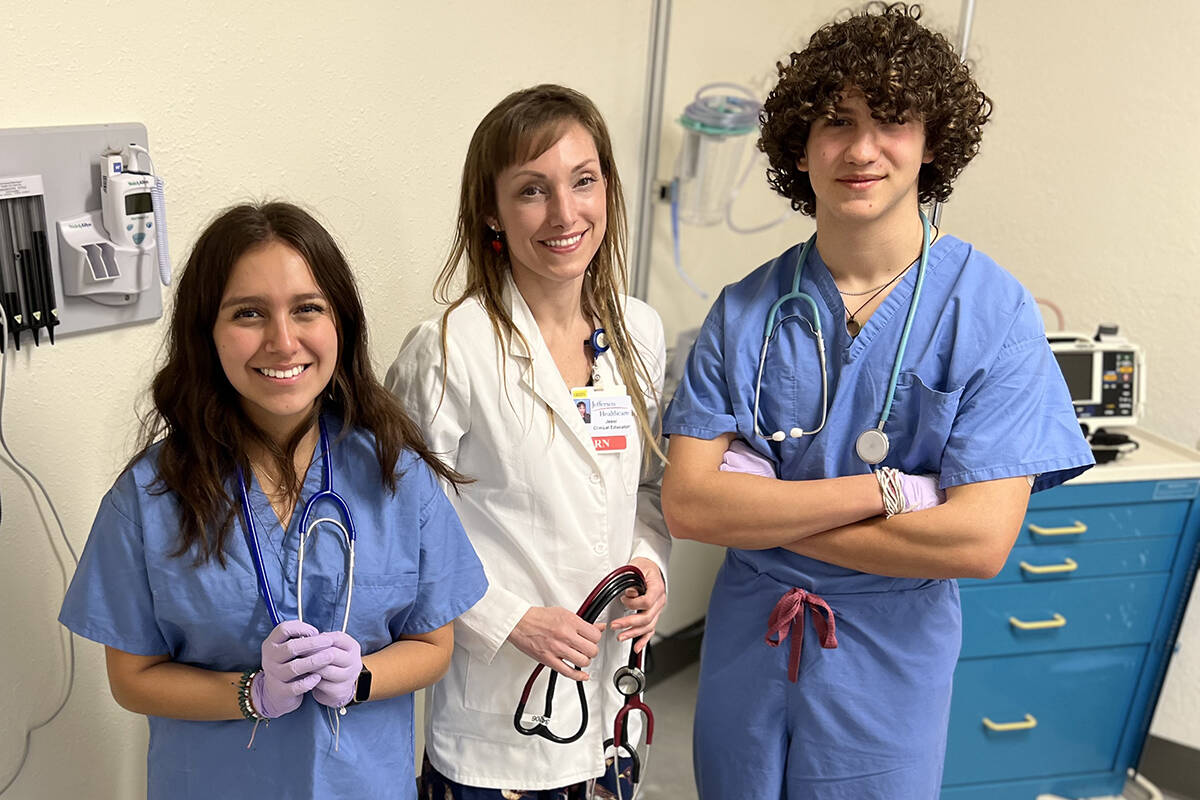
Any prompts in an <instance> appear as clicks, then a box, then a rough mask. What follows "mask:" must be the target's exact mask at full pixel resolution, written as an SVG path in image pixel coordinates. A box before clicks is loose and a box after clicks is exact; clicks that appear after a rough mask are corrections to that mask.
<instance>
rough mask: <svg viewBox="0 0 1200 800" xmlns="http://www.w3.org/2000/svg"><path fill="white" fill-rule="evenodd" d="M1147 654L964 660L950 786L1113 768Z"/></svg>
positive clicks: (1127, 651)
mask: <svg viewBox="0 0 1200 800" xmlns="http://www.w3.org/2000/svg"><path fill="white" fill-rule="evenodd" d="M1145 653H1146V648H1144V647H1120V648H1112V649H1107V650H1088V651H1084V652H1069V653H1040V654H1036V655H1029V656H1019V657H1016V658H988V659H978V660H974V661H960V662H959V663H958V668H957V669H956V670H955V672H954V700H953V703H952V704H951V707H950V734H949V743H948V745H947V750H946V771H945V777H944V783H945V784H946V785H948V786H949V785H953V784H961V783H984V782H987V781H995V780H1019V779H1021V778H1034V777H1038V776H1042V775H1060V774H1068V773H1074V772H1102V771H1108V770H1111V769H1112V768H1113V764H1114V762H1115V760H1116V755H1117V747H1118V746H1119V744H1120V739H1121V733H1122V731H1123V730H1124V725H1125V718H1126V716H1127V715H1128V713H1129V705H1130V702H1131V701H1132V698H1133V693H1134V688H1135V686H1136V684H1137V678H1138V674H1139V672H1140V670H1141V665H1142V661H1143V659H1144V657H1145ZM985 718H986V719H987V720H988V721H989V722H990V723H991V724H992V725H993V726H994V727H999V728H1000V730H993V729H991V728H989V727H988V723H985V722H984V719H985ZM1006 728H1007V729H1006Z"/></svg>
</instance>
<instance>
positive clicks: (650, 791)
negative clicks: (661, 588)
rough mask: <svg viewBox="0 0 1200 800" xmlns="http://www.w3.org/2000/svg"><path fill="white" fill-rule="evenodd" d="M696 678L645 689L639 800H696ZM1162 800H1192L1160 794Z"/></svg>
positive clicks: (696, 674)
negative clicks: (649, 738) (645, 756)
mask: <svg viewBox="0 0 1200 800" xmlns="http://www.w3.org/2000/svg"><path fill="white" fill-rule="evenodd" d="M699 678H700V665H699V664H692V665H690V666H688V667H686V668H684V669H682V670H680V671H679V672H677V673H675V674H674V675H672V676H671V677H669V678H667V679H666V680H664V681H663V682H662V683H659V684H654V685H652V686H651V687H650V688H649V689H647V691H646V702H647V704H648V705H649V706H650V708H651V709H653V710H654V745H653V747H652V748H651V752H650V763H649V764H648V765H647V767H648V768H647V774H646V782H645V785H644V786H643V788H642V791H641V793H640V794H639V795H638V800H696V784H695V781H694V780H693V778H692V708H693V706H694V704H695V700H696V685H697V682H698V681H699ZM1128 797H1129V798H1130V799H1131V800H1132V799H1133V798H1140V795H1135V794H1132V793H1130V794H1129V795H1128ZM1028 800H1034V798H1028ZM1094 800H1121V798H1094ZM1162 800H1192V799H1191V798H1185V797H1177V796H1175V795H1169V794H1163V795H1162Z"/></svg>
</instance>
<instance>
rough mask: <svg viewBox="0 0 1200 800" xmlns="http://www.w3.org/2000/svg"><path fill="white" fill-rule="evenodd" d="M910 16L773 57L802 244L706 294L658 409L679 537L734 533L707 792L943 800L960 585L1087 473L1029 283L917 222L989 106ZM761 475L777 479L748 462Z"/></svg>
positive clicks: (966, 154) (725, 575)
mask: <svg viewBox="0 0 1200 800" xmlns="http://www.w3.org/2000/svg"><path fill="white" fill-rule="evenodd" d="M918 16H919V9H917V8H915V7H913V8H909V7H908V6H907V5H905V4H901V3H896V4H890V5H888V6H886V7H884V6H882V4H873V5H872V6H871V7H868V9H867V10H866V11H864V12H862V13H859V14H856V15H854V16H852V17H850V18H848V19H846V20H844V21H842V22H839V23H836V24H831V25H828V26H826V27H824V28H822V29H821V30H819V31H817V33H816V34H814V35H813V37H812V39H811V40H810V42H809V44H808V47H807V48H806V49H805V50H804V51H802V52H798V53H794V54H793V55H792V56H791V59H790V61H789V62H788V63H785V64H781V65H780V67H779V82H778V84H777V85H776V86H775V88H774V89H773V90H772V92H771V93H770V95H769V97H768V99H767V102H766V106H765V111H764V114H763V129H762V138H761V140H760V147H761V148H762V149H763V150H764V152H765V153H766V154H767V156H768V157H769V159H770V169H769V171H768V176H769V181H770V183H771V185H772V186H773V187H774V188H775V189H776V190H777V191H779V192H780V193H781V194H783V195H784V196H785V197H788V198H790V199H791V201H792V205H793V207H794V208H796V209H797V210H799V211H802V212H804V213H806V214H809V215H811V216H814V217H815V219H816V228H817V233H816V236H815V241H814V243H813V245H812V246H811V247H810V248H809V249H808V251H807V258H806V261H805V263H803V265H801V264H800V263H799V262H800V256H801V254H802V252H804V250H805V248H804V247H803V245H802V244H798V245H796V246H795V247H793V248H791V249H789V250H788V251H786V252H784V253H783V254H782V255H781V256H779V257H778V258H776V259H774V260H772V261H770V262H768V263H766V264H764V265H763V266H762V267H760V268H759V269H757V270H755V271H754V272H753V273H751V274H750V275H749V276H747V277H746V278H745V279H743V280H742V281H740V282H738V283H736V284H733V285H731V286H728V287H726V288H725V290H724V291H723V292H722V294H721V296H720V298H719V299H718V300H717V302H716V304H715V305H714V307H713V309H712V310H711V312H710V313H709V316H708V318H707V320H706V321H705V323H704V326H703V328H702V331H701V334H700V337H699V339H698V341H697V343H696V345H695V348H694V350H693V351H692V353H691V356H690V359H689V362H688V367H687V371H686V375H685V378H684V380H683V382H682V384H681V385H680V387H679V389H678V391H677V392H676V394H675V397H674V400H673V402H672V404H671V406H670V409H669V410H668V413H667V415H666V421H665V424H664V428H665V431H666V433H668V434H670V435H671V447H670V464H669V466H668V468H667V472H666V475H665V478H664V482H663V509H664V513H665V514H666V517H667V521H668V524H669V526H670V528H671V531H672V533H673V534H674V535H676V536H680V537H685V538H692V539H697V540H701V541H707V542H712V543H716V544H722V545H727V546H728V547H729V550H728V554H727V557H726V560H725V562H724V564H723V566H722V568H721V572H720V574H719V576H718V578H717V581H716V585H715V587H714V589H713V594H712V599H711V603H710V607H709V613H708V617H707V629H706V632H705V638H704V644H703V652H702V656H701V673H700V688H699V697H698V700H697V709H696V721H695V739H694V746H695V764H696V778H697V783H698V786H699V790H700V797H701V798H704V799H705V800H713V799H714V798H729V797H754V798H775V797H787V798H789V799H790V800H798V799H799V798H820V799H821V800H841V799H842V798H845V800H864V799H865V798H872V799H874V798H888V799H889V800H893V799H895V798H904V799H905V800H920V799H923V798H934V797H936V796H937V795H938V792H939V785H940V782H941V767H942V760H943V755H944V750H945V740H946V728H947V719H948V712H949V705H950V689H951V678H952V674H953V671H954V666H955V662H956V660H957V657H958V651H959V643H960V626H961V619H960V613H959V603H958V589H957V585H956V583H955V582H954V581H953V580H951V579H953V578H956V577H963V576H971V577H987V576H991V575H993V574H995V573H996V572H997V571H998V570H999V569H1000V567H1001V566H1002V565H1003V563H1004V561H1005V559H1006V557H1007V554H1008V552H1009V549H1010V548H1011V546H1012V544H1013V541H1014V539H1015V537H1016V534H1017V532H1018V529H1019V526H1020V523H1021V520H1022V517H1023V515H1024V512H1025V507H1026V504H1027V502H1028V498H1029V493H1030V489H1031V487H1032V490H1033V491H1039V490H1042V489H1047V488H1050V487H1052V486H1055V485H1057V484H1059V483H1061V482H1063V481H1065V480H1067V479H1069V478H1071V477H1072V476H1074V475H1077V474H1079V473H1080V472H1082V471H1083V470H1084V469H1086V468H1087V467H1088V466H1089V465H1090V464H1091V463H1092V457H1091V453H1090V451H1089V449H1088V446H1087V444H1086V443H1085V442H1084V440H1083V438H1082V436H1081V435H1080V431H1079V427H1078V425H1077V424H1076V422H1075V417H1074V413H1073V411H1072V408H1071V403H1070V398H1069V396H1068V393H1067V390H1066V387H1065V385H1064V382H1063V379H1062V377H1061V374H1060V373H1059V371H1058V368H1057V366H1056V364H1055V361H1054V359H1053V357H1052V355H1051V353H1050V350H1049V347H1048V346H1047V343H1046V339H1045V334H1044V331H1043V328H1042V322H1041V317H1040V314H1039V312H1038V310H1037V307H1036V305H1035V303H1034V301H1033V299H1032V298H1031V297H1030V295H1029V293H1028V292H1027V291H1026V290H1025V289H1024V288H1023V287H1022V286H1021V285H1020V284H1019V283H1017V281H1016V280H1015V279H1013V277H1012V276H1010V275H1009V274H1008V273H1006V272H1005V271H1004V270H1002V269H1001V268H1000V267H998V266H997V265H996V264H995V263H994V262H993V261H992V260H991V259H990V258H988V257H987V256H986V255H984V254H983V253H981V252H979V251H978V250H976V249H974V247H972V246H971V245H970V244H968V243H967V242H964V241H961V240H959V239H957V238H955V237H953V236H949V235H947V234H945V233H941V235H938V233H937V231H936V230H931V229H928V228H927V227H926V226H925V225H924V224H923V218H922V216H921V214H920V207H921V206H922V205H923V204H928V203H931V202H933V201H941V200H945V199H946V198H947V197H948V196H949V194H950V191H951V185H952V182H953V180H954V179H955V178H956V177H957V175H958V174H959V172H960V171H961V170H962V169H963V167H965V166H966V164H967V163H968V162H969V161H970V160H971V158H972V157H974V155H975V154H976V152H977V151H978V147H979V141H980V133H981V127H982V125H983V124H984V123H985V122H986V120H987V117H988V115H989V113H990V102H989V100H988V99H987V97H986V96H985V95H984V94H983V93H982V92H981V91H980V90H979V88H978V86H977V85H976V84H975V82H974V80H973V79H972V77H971V75H970V73H969V71H968V68H967V67H966V66H965V65H963V64H962V63H960V61H959V58H958V56H957V55H956V54H955V53H954V52H953V50H952V48H951V47H950V45H949V43H948V42H947V41H946V40H945V38H943V37H942V36H940V35H936V34H933V33H931V32H930V31H928V30H927V29H925V28H923V27H922V26H921V25H920V24H919V23H918V22H917V17H918ZM930 240H932V241H931V244H930ZM926 249H927V258H925V261H926V263H925V265H924V266H925V269H924V270H923V273H924V275H923V280H921V281H920V283H921V284H922V285H921V287H920V295H919V302H917V306H916V309H915V312H914V315H913V321H912V326H911V331H910V332H909V335H908V337H907V342H906V345H905V346H904V347H903V348H902V347H901V339H902V337H903V334H904V329H905V327H906V325H905V323H906V320H907V318H908V314H909V311H910V308H911V306H912V304H913V303H914V302H916V301H915V300H914V295H915V294H916V293H917V284H918V279H919V273H920V272H921V270H920V266H921V261H922V254H923V251H925V250H926ZM801 266H803V272H802V273H801V279H800V283H799V291H800V292H802V293H804V294H806V295H808V296H809V297H810V298H811V299H812V304H811V305H810V304H809V303H808V301H804V300H797V299H792V300H788V301H787V302H785V303H784V305H783V306H782V308H781V309H780V311H779V313H778V317H777V318H778V319H781V320H782V322H780V323H779V324H778V326H777V327H776V328H775V330H774V331H773V335H772V339H771V344H770V346H769V348H768V349H767V353H766V359H765V362H764V363H762V369H761V392H757V394H758V396H759V400H758V403H757V418H756V402H755V398H756V385H757V383H758V376H759V373H760V369H759V367H760V357H761V355H762V352H763V351H762V342H763V334H764V331H765V326H766V323H767V318H768V314H769V312H770V309H771V307H772V305H773V304H774V303H775V302H776V301H777V300H778V299H779V298H781V297H783V296H784V295H785V294H787V293H788V292H790V291H791V290H792V284H793V280H794V277H795V276H796V273H797V269H798V268H799V267H801ZM814 313H815V314H816V315H817V317H818V318H819V322H820V328H821V330H822V331H823V335H824V356H825V358H824V363H822V360H821V359H820V358H818V350H817V348H818V344H817V342H818V340H817V338H816V337H815V336H814V329H815V328H816V321H815V320H814V319H813V316H814ZM901 351H902V357H901V358H900V367H899V370H898V373H897V374H896V376H895V383H896V385H895V390H894V393H892V392H889V390H888V387H889V383H890V381H891V380H892V377H893V369H894V365H895V363H896V360H897V357H898V353H901ZM823 370H824V371H826V372H827V377H828V391H827V397H826V393H825V392H823V391H822V373H823ZM889 394H894V402H893V403H892V404H891V407H890V411H889V413H888V414H887V418H886V420H885V422H884V425H883V432H884V433H886V434H887V436H888V439H889V445H890V446H889V448H888V451H887V454H886V456H885V457H883V459H882V461H881V462H880V463H878V464H869V463H866V461H865V460H864V459H862V458H860V456H859V454H858V453H857V452H856V442H857V440H858V439H859V437H860V435H861V434H862V433H863V432H864V431H867V430H870V429H873V428H877V427H878V425H879V421H880V419H881V417H883V414H884V411H883V409H884V406H885V404H886V402H887V398H888V396H889ZM823 419H824V425H823V426H822V425H821V422H822V420H823ZM776 431H782V432H783V433H781V434H779V435H778V437H777V438H778V440H776V439H775V438H769V437H771V436H772V434H774V433H775V432H776ZM814 431H815V433H814ZM872 436H873V435H872ZM868 438H870V437H868ZM738 442H740V443H738ZM731 445H733V447H732V449H731ZM755 463H757V465H758V466H759V467H763V466H765V468H766V474H768V475H776V476H777V477H778V478H781V479H782V480H775V479H772V478H766V477H763V476H762V475H761V474H746V473H748V472H751V471H756V470H755V469H754V466H753V465H754V464H755ZM723 464H724V466H725V469H722V465H723ZM935 484H936V485H935ZM937 491H944V495H943V496H939V495H938V494H937ZM943 497H944V502H943ZM889 498H890V499H889ZM914 509H919V510H914ZM898 512H907V513H898ZM810 620H811V625H810V622H809V621H810ZM805 631H807V635H805ZM764 635H765V636H766V638H767V640H768V641H767V642H764ZM768 644H771V645H776V646H774V647H772V646H768Z"/></svg>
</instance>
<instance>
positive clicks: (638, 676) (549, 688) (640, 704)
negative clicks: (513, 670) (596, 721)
mask: <svg viewBox="0 0 1200 800" xmlns="http://www.w3.org/2000/svg"><path fill="white" fill-rule="evenodd" d="M627 589H635V590H636V591H637V593H638V594H639V595H642V594H645V593H646V577H645V576H644V575H643V574H642V571H641V570H640V569H638V568H637V567H635V566H633V565H631V564H627V565H625V566H623V567H618V568H617V569H615V570H613V571H612V572H610V573H609V574H608V575H607V576H605V577H604V579H603V580H601V581H600V582H599V583H598V584H596V588H594V589H592V592H591V594H589V595H588V597H587V600H584V601H583V605H582V606H580V607H579V610H578V611H577V612H575V613H576V614H578V615H579V616H580V617H581V618H582V619H584V620H585V621H587V622H595V621H596V620H597V619H598V618H599V616H600V614H601V612H603V611H604V609H605V608H607V607H608V604H609V603H611V602H612V601H614V600H616V599H617V598H618V597H620V596H621V595H622V594H623V593H624V592H625V590H627ZM629 645H630V646H629V662H628V663H627V664H625V665H623V666H621V667H620V668H618V669H617V671H616V672H615V673H613V678H612V679H613V685H614V686H616V687H617V691H618V692H619V693H620V694H621V696H622V697H624V698H625V704H624V705H623V706H621V709H620V710H619V711H617V716H616V720H615V721H614V722H613V737H612V738H611V739H606V740H605V742H604V752H605V753H607V752H608V749H609V748H610V747H612V748H614V749H615V750H616V751H617V754H618V755H620V752H621V751H622V750H624V751H625V752H626V753H627V754H628V755H629V759H630V761H631V762H632V766H631V769H630V779H631V782H632V784H633V785H634V786H635V787H636V786H637V785H638V784H639V783H640V782H641V769H642V763H641V761H640V759H639V758H638V754H637V746H636V745H635V744H631V743H630V742H629V728H628V724H627V723H628V719H629V714H630V712H631V711H640V712H641V713H642V716H643V717H645V719H646V752H647V757H648V756H649V751H650V745H651V743H652V741H653V739H654V714H653V713H652V712H651V711H650V707H649V706H648V705H646V703H645V701H643V699H642V692H644V691H645V689H646V673H645V672H644V671H643V670H642V653H638V652H635V650H634V648H633V642H630V643H629ZM545 668H546V665H545V664H538V665H537V666H536V667H534V670H533V672H532V673H531V674H530V676H529V680H527V681H525V688H524V689H523V690H522V691H521V701H520V702H519V703H518V704H517V711H516V713H515V714H513V725H514V726H515V727H516V729H517V731H518V732H519V733H523V734H525V735H526V736H541V737H542V738H543V739H548V740H550V741H552V742H557V743H558V744H570V743H571V742H573V741H575V740H576V739H578V738H579V737H580V736H583V732H584V731H585V730H587V724H588V703H587V695H586V694H585V693H584V690H583V683H582V681H576V682H575V685H576V688H577V689H578V690H579V708H580V711H581V715H580V716H581V719H580V722H579V729H578V730H577V731H575V732H574V733H573V734H571V735H570V736H559V735H558V734H556V733H554V732H553V731H551V730H550V728H549V727H548V726H547V723H548V722H549V721H550V717H551V712H552V710H553V705H554V687H555V685H556V684H557V682H558V675H559V673H557V672H554V671H551V672H550V679H549V681H548V682H547V683H546V703H545V706H544V708H543V711H542V713H541V714H540V715H533V721H534V724H533V725H531V726H526V725H524V724H523V721H522V717H523V716H525V704H526V703H528V702H529V695H530V693H531V692H532V691H533V684H534V681H536V680H537V678H538V675H540V674H541V673H542V670H544V669H545ZM618 763H619V762H618ZM617 786H618V789H619V787H620V780H619V779H618V781H617Z"/></svg>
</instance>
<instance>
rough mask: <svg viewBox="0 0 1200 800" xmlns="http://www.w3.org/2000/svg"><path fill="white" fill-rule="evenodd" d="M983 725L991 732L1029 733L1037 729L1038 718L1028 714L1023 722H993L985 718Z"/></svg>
mask: <svg viewBox="0 0 1200 800" xmlns="http://www.w3.org/2000/svg"><path fill="white" fill-rule="evenodd" d="M983 725H984V727H985V728H987V729H988V730H989V731H996V732H997V733H1003V732H1005V731H1027V730H1029V729H1030V728H1036V727H1037V717H1035V716H1033V714H1026V715H1025V719H1024V721H1022V722H992V721H991V720H990V719H988V718H987V717H984V718H983Z"/></svg>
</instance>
